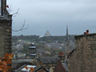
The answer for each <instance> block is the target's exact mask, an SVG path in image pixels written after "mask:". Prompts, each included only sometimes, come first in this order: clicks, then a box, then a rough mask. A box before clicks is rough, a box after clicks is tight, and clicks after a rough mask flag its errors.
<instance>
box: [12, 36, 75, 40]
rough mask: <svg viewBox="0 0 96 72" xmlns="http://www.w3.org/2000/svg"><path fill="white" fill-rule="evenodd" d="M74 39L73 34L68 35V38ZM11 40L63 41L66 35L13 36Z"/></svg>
mask: <svg viewBox="0 0 96 72" xmlns="http://www.w3.org/2000/svg"><path fill="white" fill-rule="evenodd" d="M72 39H74V36H73V35H70V36H69V40H72ZM12 40H13V41H17V40H25V41H30V42H64V41H66V36H44V37H40V36H37V35H30V36H23V35H21V36H13V37H12Z"/></svg>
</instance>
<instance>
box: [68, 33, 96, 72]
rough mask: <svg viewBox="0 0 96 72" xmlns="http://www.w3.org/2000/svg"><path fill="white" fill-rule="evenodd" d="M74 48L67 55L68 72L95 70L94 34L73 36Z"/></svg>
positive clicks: (95, 35) (95, 43) (95, 46)
mask: <svg viewBox="0 0 96 72" xmlns="http://www.w3.org/2000/svg"><path fill="white" fill-rule="evenodd" d="M75 40H76V48H75V49H74V50H73V51H72V52H70V54H69V55H68V68H69V72H96V34H88V35H79V36H75Z"/></svg>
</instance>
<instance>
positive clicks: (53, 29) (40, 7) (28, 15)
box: [8, 0, 96, 35]
mask: <svg viewBox="0 0 96 72" xmlns="http://www.w3.org/2000/svg"><path fill="white" fill-rule="evenodd" d="M8 5H9V7H10V8H9V12H10V13H15V12H16V11H17V10H19V11H18V14H17V15H16V16H14V17H13V30H14V29H15V30H18V29H20V28H21V27H22V25H23V24H24V20H25V23H26V25H25V29H24V30H23V31H21V32H13V35H21V34H23V35H35V34H36V35H44V33H45V32H46V31H47V30H48V31H49V32H50V33H51V34H52V35H65V34H66V26H67V24H68V27H69V33H70V34H83V32H84V31H85V30H86V29H89V30H90V32H91V33H96V0H8Z"/></svg>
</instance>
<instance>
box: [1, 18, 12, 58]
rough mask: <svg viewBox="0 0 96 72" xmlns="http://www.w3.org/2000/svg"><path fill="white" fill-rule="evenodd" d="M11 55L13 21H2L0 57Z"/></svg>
mask: <svg viewBox="0 0 96 72" xmlns="http://www.w3.org/2000/svg"><path fill="white" fill-rule="evenodd" d="M5 53H11V20H6V19H3V20H1V19H0V57H3V56H4V54H5Z"/></svg>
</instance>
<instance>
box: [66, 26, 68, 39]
mask: <svg viewBox="0 0 96 72" xmlns="http://www.w3.org/2000/svg"><path fill="white" fill-rule="evenodd" d="M66 40H69V33H68V25H67V26H66Z"/></svg>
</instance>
